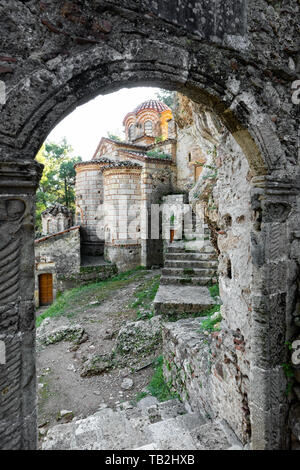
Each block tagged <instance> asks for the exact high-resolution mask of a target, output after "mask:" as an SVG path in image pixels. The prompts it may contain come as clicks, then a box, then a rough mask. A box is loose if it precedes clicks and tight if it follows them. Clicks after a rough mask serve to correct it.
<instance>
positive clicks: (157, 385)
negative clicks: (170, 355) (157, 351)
mask: <svg viewBox="0 0 300 470" xmlns="http://www.w3.org/2000/svg"><path fill="white" fill-rule="evenodd" d="M163 363H164V359H163V356H159V357H158V358H157V359H156V360H155V362H154V367H155V371H154V374H153V376H152V378H151V380H150V383H149V385H148V387H147V390H148V391H149V393H150V395H152V396H153V397H156V398H157V399H158V400H159V401H167V400H171V399H172V398H179V397H178V394H177V393H174V392H172V391H171V390H170V387H169V385H168V384H167V383H166V382H165V379H164V374H163Z"/></svg>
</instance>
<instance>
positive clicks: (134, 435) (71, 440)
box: [42, 397, 242, 450]
mask: <svg viewBox="0 0 300 470" xmlns="http://www.w3.org/2000/svg"><path fill="white" fill-rule="evenodd" d="M42 449H43V450H223V449H230V450H231V449H232V450H235V449H239V450H240V449H242V446H241V444H240V443H239V441H238V440H237V439H236V438H235V437H234V436H233V435H232V433H231V432H230V430H229V429H227V428H226V426H225V425H224V423H221V422H217V421H211V420H209V419H207V418H205V417H203V416H202V415H201V414H199V413H188V412H187V411H186V409H185V407H184V405H183V404H182V403H181V402H180V401H179V400H177V399H175V400H169V401H166V402H163V403H159V402H158V401H157V400H156V399H155V398H154V397H146V398H144V399H142V400H141V401H140V402H139V403H138V405H137V406H136V407H134V406H132V405H130V404H129V403H128V402H127V403H124V404H123V409H118V410H113V409H111V408H107V407H105V408H103V409H101V410H100V411H98V412H97V413H95V414H94V415H92V416H89V417H88V418H85V419H80V420H77V421H76V420H74V421H72V422H70V423H67V424H59V425H57V426H54V427H52V428H51V429H49V431H48V433H47V435H46V437H45V438H44V440H43V442H42Z"/></svg>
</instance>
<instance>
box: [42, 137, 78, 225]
mask: <svg viewBox="0 0 300 470" xmlns="http://www.w3.org/2000/svg"><path fill="white" fill-rule="evenodd" d="M72 153H73V149H72V147H71V146H70V145H69V144H68V143H67V141H66V139H65V138H64V139H63V140H62V141H61V142H60V143H55V142H45V143H44V144H43V145H42V147H41V149H40V150H39V152H38V154H37V156H36V160H37V161H38V162H39V163H42V164H43V165H44V170H43V175H42V178H41V181H40V185H39V188H38V190H37V203H36V226H37V230H40V229H41V214H42V212H43V211H44V210H45V209H47V207H50V206H51V205H53V204H55V203H57V202H58V203H60V204H63V205H65V206H67V207H69V208H70V209H74V203H75V192H74V184H75V175H76V172H75V169H74V165H75V163H78V162H81V161H82V159H81V157H78V156H76V157H75V156H73V155H72Z"/></svg>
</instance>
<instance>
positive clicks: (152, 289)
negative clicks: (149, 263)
mask: <svg viewBox="0 0 300 470" xmlns="http://www.w3.org/2000/svg"><path fill="white" fill-rule="evenodd" d="M159 280H160V274H158V275H156V276H154V277H153V278H152V279H150V280H149V281H147V282H145V283H144V284H143V285H142V286H141V288H140V289H138V290H137V291H136V292H135V293H134V295H135V297H136V300H135V301H134V302H132V304H131V308H142V309H144V310H147V309H150V308H151V303H152V302H153V300H154V298H155V296H156V292H157V291H158V288H159ZM137 313H138V314H139V312H137Z"/></svg>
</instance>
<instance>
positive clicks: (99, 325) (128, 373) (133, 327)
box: [37, 270, 161, 440]
mask: <svg viewBox="0 0 300 470" xmlns="http://www.w3.org/2000/svg"><path fill="white" fill-rule="evenodd" d="M159 275H160V272H159V271H158V270H153V271H147V270H137V271H134V272H132V273H130V274H128V275H124V276H123V277H122V276H121V277H120V279H117V280H116V281H114V282H112V281H110V280H108V281H105V282H104V283H101V284H99V285H98V286H97V285H96V286H95V285H94V286H91V287H90V286H89V287H87V288H83V289H77V291H76V292H75V294H74V295H73V294H72V296H69V297H67V299H65V297H62V298H61V299H59V301H60V305H59V308H58V310H56V311H55V316H52V317H51V318H46V319H44V320H43V321H42V323H41V325H40V326H39V327H38V329H37V376H38V409H39V417H38V423H39V431H40V440H42V439H43V436H44V435H45V434H46V433H47V431H48V429H49V428H51V427H52V426H53V425H55V424H58V423H65V422H68V421H70V420H72V419H74V418H77V419H78V418H85V417H87V416H89V415H91V414H93V413H95V412H97V411H98V410H99V409H103V408H104V407H105V406H109V407H110V408H112V409H118V408H120V407H121V408H122V403H123V402H130V401H131V402H135V401H136V398H137V396H138V395H139V394H141V392H143V391H144V389H145V387H146V386H147V385H148V383H149V380H150V378H151V376H152V374H153V366H152V363H153V360H154V359H155V358H156V357H158V356H159V355H160V353H161V340H160V320H159V317H153V318H150V319H149V316H150V315H149V313H150V312H151V308H152V305H151V303H152V300H153V297H154V295H155V292H156V289H157V287H158V282H159ZM54 310H55V309H54ZM47 312H49V310H48V311H46V312H45V310H40V311H38V312H37V316H39V315H40V314H41V315H42V317H45V316H46V315H47ZM51 312H53V306H52V310H51V311H50V313H51Z"/></svg>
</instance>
